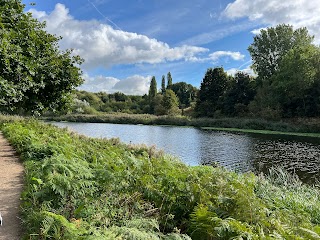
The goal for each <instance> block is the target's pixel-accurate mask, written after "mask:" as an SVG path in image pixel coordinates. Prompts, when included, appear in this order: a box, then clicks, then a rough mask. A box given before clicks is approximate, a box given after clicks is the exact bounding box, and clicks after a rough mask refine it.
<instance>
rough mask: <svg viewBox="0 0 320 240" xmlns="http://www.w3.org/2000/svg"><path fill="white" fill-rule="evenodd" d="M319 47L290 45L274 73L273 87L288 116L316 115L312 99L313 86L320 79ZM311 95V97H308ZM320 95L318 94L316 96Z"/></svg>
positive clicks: (280, 104) (284, 114)
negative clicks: (292, 46) (291, 46)
mask: <svg viewBox="0 0 320 240" xmlns="http://www.w3.org/2000/svg"><path fill="white" fill-rule="evenodd" d="M319 66H320V48H319V47H318V46H315V45H309V46H303V47H296V48H293V49H291V50H290V51H289V52H288V53H287V54H286V55H285V56H284V57H283V59H282V61H281V62H280V64H279V70H278V71H277V72H276V73H275V74H274V75H273V76H272V85H271V87H272V90H273V93H274V98H276V99H277V101H278V103H279V106H280V107H281V110H282V114H283V116H285V117H294V116H314V115H317V113H316V111H315V108H317V107H316V105H314V104H312V106H309V105H310V104H311V102H313V101H311V102H310V92H314V91H312V90H311V89H313V88H316V87H315V86H316V85H317V82H318V81H319V80H320V79H319V76H320V67H319ZM307 99H309V100H307ZM314 99H315V100H316V99H318V102H319V96H314Z"/></svg>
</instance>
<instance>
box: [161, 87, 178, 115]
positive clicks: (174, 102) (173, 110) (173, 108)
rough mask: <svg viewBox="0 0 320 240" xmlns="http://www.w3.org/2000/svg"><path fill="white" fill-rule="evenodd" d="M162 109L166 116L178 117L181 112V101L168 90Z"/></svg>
mask: <svg viewBox="0 0 320 240" xmlns="http://www.w3.org/2000/svg"><path fill="white" fill-rule="evenodd" d="M161 105H162V107H163V108H164V110H165V114H168V115H176V114H178V112H179V107H178V106H179V101H178V98H177V96H176V94H175V93H174V92H173V91H172V90H171V89H168V90H167V91H166V92H165V94H164V96H163V99H162V104H161Z"/></svg>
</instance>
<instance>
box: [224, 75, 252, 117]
mask: <svg viewBox="0 0 320 240" xmlns="http://www.w3.org/2000/svg"><path fill="white" fill-rule="evenodd" d="M255 94H256V83H255V81H254V78H253V77H250V76H249V75H248V74H246V73H243V72H237V73H236V74H235V76H234V77H232V78H231V81H230V85H229V88H228V90H227V92H226V96H225V98H224V113H225V114H226V115H231V116H235V115H241V114H244V113H246V112H247V110H248V109H247V106H248V105H249V103H250V102H251V101H252V100H253V99H254V96H255Z"/></svg>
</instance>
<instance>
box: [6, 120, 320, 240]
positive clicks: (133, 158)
mask: <svg viewBox="0 0 320 240" xmlns="http://www.w3.org/2000/svg"><path fill="white" fill-rule="evenodd" d="M1 130H2V132H3V133H4V135H5V136H6V138H7V139H8V140H9V141H10V142H11V143H12V145H13V146H14V147H15V149H16V150H17V152H18V153H19V154H20V157H21V160H22V161H23V162H24V166H25V172H26V174H25V188H24V191H23V193H22V196H21V198H22V215H23V221H24V225H25V229H26V230H27V233H26V236H25V239H66V240H68V239H177V240H178V239H190V238H192V239H205V240H211V239H320V236H319V235H320V201H319V197H320V191H319V190H318V189H317V188H315V187H310V186H305V185H303V184H301V183H300V182H299V181H298V180H297V179H295V178H290V176H287V174H286V173H285V172H283V171H272V174H271V177H269V178H265V177H263V176H258V177H257V176H255V175H253V174H237V173H233V172H228V171H226V170H224V169H222V168H213V167H210V166H197V167H190V166H186V165H185V164H183V163H181V162H180V161H179V160H176V159H174V158H172V157H171V156H168V155H165V154H163V153H161V152H157V151H155V150H154V149H153V148H148V147H143V146H139V147H137V146H131V145H124V144H122V143H120V142H119V141H116V140H106V139H93V138H87V137H84V136H80V135H77V134H75V133H71V132H69V131H68V130H67V129H58V128H57V127H54V126H51V125H49V124H45V123H41V122H39V121H36V120H21V119H16V120H15V121H5V122H4V123H2V124H1Z"/></svg>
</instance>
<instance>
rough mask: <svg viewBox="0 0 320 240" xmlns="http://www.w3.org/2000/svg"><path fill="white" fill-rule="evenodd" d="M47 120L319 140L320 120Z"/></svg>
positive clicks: (120, 116) (110, 116) (108, 117)
mask: <svg viewBox="0 0 320 240" xmlns="http://www.w3.org/2000/svg"><path fill="white" fill-rule="evenodd" d="M42 119H43V120H48V121H68V122H91V123H116V124H144V125H173V126H192V127H200V128H205V129H211V130H222V131H237V132H251V133H259V134H285V135H296V136H306V137H309V136H310V137H320V119H287V120H279V121H268V120H264V119H249V118H214V119H213V118H190V117H185V116H155V115H149V114H123V113H115V114H101V115H84V114H83V115H81V114H80V115H74V114H72V115H63V116H50V117H43V118H42Z"/></svg>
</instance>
